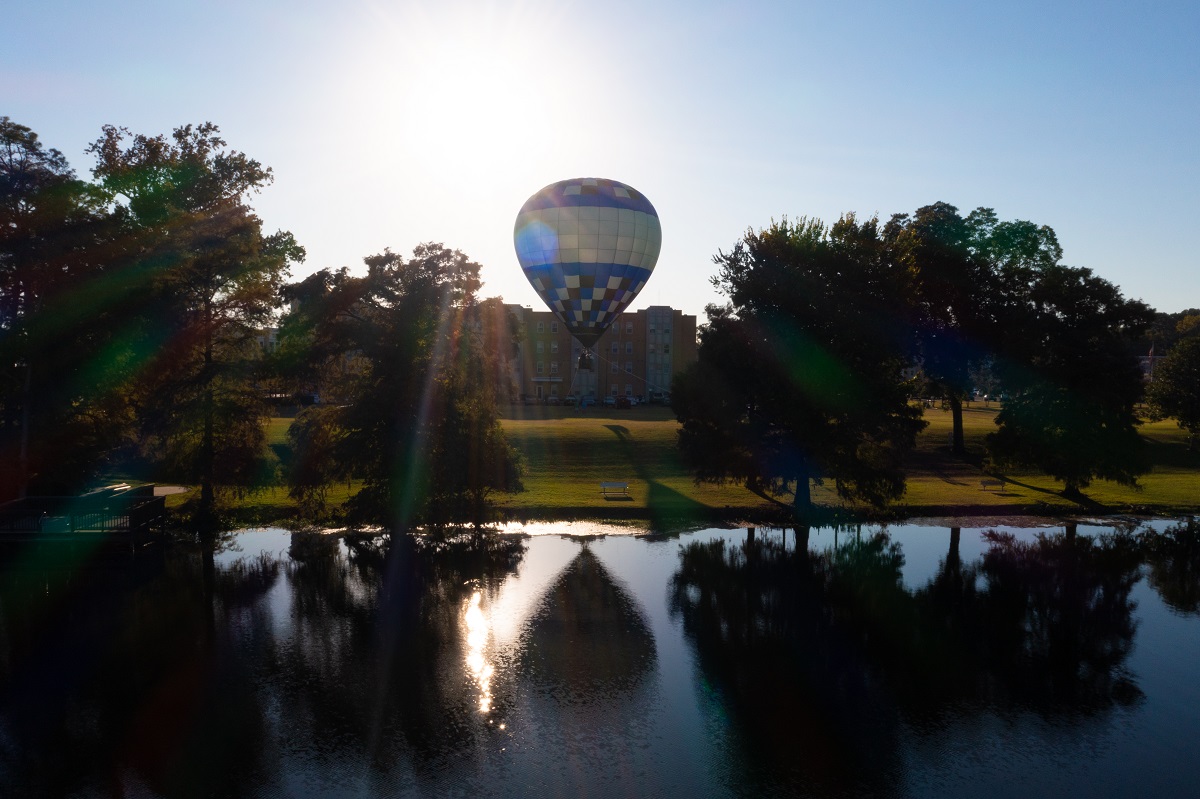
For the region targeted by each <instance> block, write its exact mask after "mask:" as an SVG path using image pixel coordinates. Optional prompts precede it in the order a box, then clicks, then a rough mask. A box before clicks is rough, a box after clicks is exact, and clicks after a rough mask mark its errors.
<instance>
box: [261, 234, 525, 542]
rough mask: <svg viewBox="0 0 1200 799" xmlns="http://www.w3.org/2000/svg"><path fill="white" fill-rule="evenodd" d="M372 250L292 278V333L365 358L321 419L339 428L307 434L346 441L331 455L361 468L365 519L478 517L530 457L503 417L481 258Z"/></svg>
mask: <svg viewBox="0 0 1200 799" xmlns="http://www.w3.org/2000/svg"><path fill="white" fill-rule="evenodd" d="M365 260H366V263H367V274H366V275H365V276H363V277H352V276H350V275H349V274H348V273H347V272H346V270H341V271H338V272H329V271H324V272H321V273H318V275H317V276H314V277H313V278H310V279H309V280H307V281H305V282H304V283H302V284H298V285H297V286H294V287H289V289H288V295H289V296H291V297H292V298H294V299H295V300H296V304H295V308H294V309H293V311H292V312H291V313H290V314H289V317H288V319H286V320H285V325H284V326H285V329H286V330H287V331H288V335H289V336H291V337H296V338H299V339H302V340H305V341H308V342H310V344H309V348H310V351H311V352H312V353H313V354H314V356H315V357H317V358H324V359H345V358H347V357H351V358H353V359H355V361H356V362H357V366H356V368H355V369H353V370H351V371H350V372H349V373H348V377H349V381H348V385H347V386H345V387H344V389H343V390H344V393H345V396H344V402H343V404H342V405H341V406H340V407H338V408H337V409H336V411H335V412H334V413H332V414H326V415H325V416H324V417H323V418H322V419H321V421H320V423H321V424H324V425H331V426H334V428H335V429H334V430H333V431H332V432H331V433H321V434H320V435H319V436H318V435H314V434H313V433H312V432H311V431H309V432H307V433H306V436H307V437H308V439H311V440H313V441H336V445H335V446H334V447H332V448H329V449H327V450H326V452H327V455H326V456H325V457H330V458H333V459H334V461H335V464H334V471H335V472H336V471H338V470H339V469H340V473H341V474H342V475H349V474H354V475H357V476H359V477H361V478H362V479H363V482H364V486H363V488H362V490H361V491H360V492H359V494H358V495H357V496H356V497H355V498H354V501H353V503H352V507H351V511H352V514H354V515H356V516H357V517H358V518H359V519H361V520H364V521H371V522H374V523H381V524H385V525H388V526H389V527H390V528H391V529H393V530H405V529H408V528H409V527H410V526H412V525H414V524H417V523H419V522H423V521H435V522H436V521H443V520H453V521H461V520H466V521H477V520H480V519H481V518H482V515H483V514H484V512H485V510H486V502H487V498H488V495H489V494H490V492H491V491H493V490H497V489H499V490H515V489H517V488H519V486H520V460H519V458H518V456H517V453H516V452H515V450H513V449H512V447H510V446H509V445H508V443H507V442H506V440H505V438H504V433H503V430H502V429H501V428H500V424H499V421H498V416H497V407H496V389H497V383H496V381H495V365H494V363H493V362H492V360H491V353H490V351H489V348H488V347H486V346H485V341H486V340H487V337H486V335H485V334H487V333H488V331H487V328H486V325H484V324H483V322H482V321H481V317H480V316H479V314H478V313H477V311H478V308H477V303H476V301H475V293H476V291H478V289H479V285H480V282H479V264H477V263H475V262H473V261H471V260H469V259H468V258H467V257H466V256H465V255H464V254H463V253H462V252H459V251H457V250H449V249H447V248H446V247H444V246H442V245H440V244H422V245H420V246H418V247H417V248H416V249H415V250H414V251H413V256H412V258H410V259H407V260H406V259H404V258H403V257H402V256H400V255H398V254H396V253H393V252H391V251H384V252H383V253H381V254H379V255H374V256H371V257H369V258H367V259H365ZM284 346H285V347H286V346H288V344H287V343H286V342H285V345H284ZM314 423H315V421H314V420H306V424H308V425H309V426H310V427H311V425H312V424H314ZM295 440H296V441H297V442H302V441H303V440H304V437H302V436H300V435H299V431H298V433H297V435H296V436H295ZM318 456H319V453H318V451H317V450H316V449H315V448H311V449H309V448H302V449H301V450H300V451H298V452H297V453H296V457H297V458H299V459H302V460H303V459H305V458H315V457H318ZM314 472H320V469H310V470H309V474H312V473H314ZM309 490H310V491H311V489H309Z"/></svg>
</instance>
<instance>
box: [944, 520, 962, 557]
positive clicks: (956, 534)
mask: <svg viewBox="0 0 1200 799" xmlns="http://www.w3.org/2000/svg"><path fill="white" fill-rule="evenodd" d="M961 537H962V528H961V527H951V528H950V551H949V552H948V553H946V565H947V566H951V565H954V566H957V565H958V563H959V561H960V560H961V558H960V556H959V554H958V542H959V539H960V538H961Z"/></svg>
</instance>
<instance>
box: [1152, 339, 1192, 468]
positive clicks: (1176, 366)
mask: <svg viewBox="0 0 1200 799" xmlns="http://www.w3.org/2000/svg"><path fill="white" fill-rule="evenodd" d="M1186 318H1187V319H1200V317H1186ZM1196 333H1200V329H1197V330H1196V331H1195V333H1193V334H1192V335H1190V336H1188V337H1187V338H1184V339H1183V340H1182V341H1180V342H1179V343H1178V344H1176V345H1175V347H1174V348H1173V349H1172V350H1171V351H1170V352H1169V353H1168V354H1167V357H1166V359H1165V360H1164V361H1163V362H1162V363H1160V364H1158V365H1157V366H1155V367H1154V379H1153V380H1152V381H1151V383H1150V386H1149V388H1148V389H1147V392H1146V398H1147V399H1148V400H1149V401H1150V410H1151V413H1152V414H1153V415H1154V417H1155V418H1158V419H1165V418H1168V417H1174V418H1175V420H1176V421H1177V422H1178V423H1179V426H1180V427H1181V428H1183V429H1184V430H1186V431H1187V432H1188V446H1189V447H1190V448H1191V449H1196V447H1197V446H1200V335H1196Z"/></svg>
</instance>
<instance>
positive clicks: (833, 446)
mask: <svg viewBox="0 0 1200 799" xmlns="http://www.w3.org/2000/svg"><path fill="white" fill-rule="evenodd" d="M714 260H715V262H716V263H717V265H718V267H719V272H718V274H717V276H716V277H715V278H714V279H713V283H714V285H715V286H716V287H717V288H718V289H719V290H720V291H721V292H723V293H724V294H725V295H726V296H727V297H729V300H730V304H729V305H728V306H726V307H724V308H720V307H716V306H709V308H708V309H707V312H708V316H709V322H708V324H707V326H706V327H705V328H704V329H703V330H702V331H701V334H700V347H699V353H698V356H699V357H698V363H697V364H695V365H694V366H693V367H692V368H691V369H690V370H689V371H687V372H685V373H684V374H683V375H681V376H680V377H679V378H678V379H677V380H676V382H675V384H674V387H673V388H672V392H671V396H672V407H673V408H674V410H675V413H676V415H677V416H678V418H679V421H680V423H681V425H682V427H681V430H680V434H679V442H680V447H681V449H682V451H683V454H684V456H685V457H686V459H687V461H688V463H689V464H690V465H691V468H692V469H693V471H694V474H695V477H696V479H697V480H698V481H709V482H717V483H720V482H723V481H726V480H732V481H735V482H739V483H743V484H744V485H746V487H747V488H749V489H750V490H752V491H754V492H756V493H759V494H760V495H763V496H777V495H786V494H791V496H792V503H791V504H792V509H793V512H794V513H795V514H796V515H798V516H807V515H810V514H811V512H812V501H811V493H810V484H811V483H812V482H814V481H815V482H818V483H819V482H821V481H822V480H824V479H832V480H833V481H834V483H835V485H836V488H837V492H838V494H839V496H841V497H843V498H846V499H851V500H863V501H867V502H870V503H872V504H876V505H879V504H884V503H886V502H887V501H889V500H892V499H895V498H897V497H899V496H900V495H901V494H902V493H903V491H904V475H903V473H902V471H901V468H900V462H901V459H902V457H903V455H904V453H906V452H907V451H908V450H909V449H911V448H912V446H913V443H914V440H915V436H916V433H917V431H918V430H920V429H921V427H922V426H923V424H924V423H923V422H922V421H921V420H920V418H919V411H918V410H916V409H915V408H912V407H910V406H909V404H908V397H909V387H908V386H907V385H906V384H905V383H904V382H903V380H902V378H901V371H902V370H903V368H904V367H905V366H906V365H907V363H908V360H909V358H910V356H911V352H912V351H911V349H910V348H909V347H908V346H907V344H908V339H907V337H906V328H905V326H904V322H903V319H902V317H901V315H900V314H899V313H898V312H897V304H898V303H900V304H903V302H904V299H903V298H904V297H905V296H906V291H907V289H908V284H907V282H906V273H905V271H904V270H903V268H902V267H901V266H900V265H899V264H897V263H896V262H895V261H894V260H892V259H891V258H890V257H889V251H888V248H887V247H886V246H885V245H884V242H883V241H882V240H881V239H880V236H879V231H878V224H877V222H876V220H874V219H872V220H869V221H867V222H863V223H859V222H858V221H857V220H856V219H855V218H854V217H852V216H846V217H843V218H841V219H839V220H838V222H837V223H835V224H834V225H833V226H832V227H829V228H826V227H825V225H823V224H822V223H820V222H818V221H816V220H804V219H802V220H800V221H799V222H795V223H790V222H788V221H787V220H784V221H783V222H781V223H775V224H772V225H771V227H769V228H767V229H765V230H762V231H759V232H754V231H749V232H747V233H746V235H745V237H744V238H743V240H742V241H740V242H738V243H737V244H736V245H735V246H734V248H733V249H732V250H731V251H730V252H728V253H724V252H722V253H719V254H718V255H717V256H716V257H715V258H714Z"/></svg>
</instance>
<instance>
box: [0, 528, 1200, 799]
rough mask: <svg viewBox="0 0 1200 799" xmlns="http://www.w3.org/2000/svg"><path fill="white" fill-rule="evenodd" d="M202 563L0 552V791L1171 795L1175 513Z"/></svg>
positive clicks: (1199, 588) (1181, 617)
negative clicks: (1163, 517) (1139, 519)
mask: <svg viewBox="0 0 1200 799" xmlns="http://www.w3.org/2000/svg"><path fill="white" fill-rule="evenodd" d="M806 537H807V540H805V538H806ZM231 542H232V545H231V546H229V547H227V548H226V549H225V550H224V551H220V552H217V553H216V554H215V555H213V554H212V553H209V555H208V556H207V557H206V556H205V555H204V554H203V553H201V552H199V551H193V550H190V549H187V548H184V547H174V548H171V549H169V550H167V551H165V552H159V553H157V554H152V555H150V556H141V555H139V556H138V557H137V558H130V557H129V556H128V555H124V556H113V555H108V556H100V555H98V554H96V553H89V552H80V551H77V550H70V551H67V550H62V549H61V548H58V549H56V548H42V549H38V550H17V551H13V552H6V553H5V559H4V560H3V561H2V562H0V566H2V571H0V785H3V786H4V795H5V796H14V795H17V796H21V795H29V796H81V797H87V796H112V795H125V796H148V797H152V796H170V797H174V796H255V797H259V796H281V797H282V796H328V797H362V796H571V797H577V796H583V797H586V796H601V797H610V796H694V797H708V796H712V797H724V796H731V797H743V796H744V797H757V796H813V797H827V796H828V797H833V796H837V797H857V796H895V797H909V796H911V797H941V796H944V797H958V796H965V795H970V796H973V797H990V796H997V797H998V796H1031V797H1037V796H1047V797H1049V796H1055V797H1058V796H1062V795H1064V794H1068V793H1069V794H1071V795H1092V796H1131V797H1132V796H1147V795H1165V796H1183V795H1191V794H1194V791H1195V781H1196V777H1197V769H1198V767H1197V765H1196V764H1197V763H1200V525H1197V524H1196V523H1195V522H1190V521H1179V522H1169V521H1156V522H1152V523H1141V524H1132V523H1130V524H1124V525H1118V526H1112V525H1108V526H1087V525H1082V524H1081V525H1079V526H1077V527H1076V526H1071V527H1063V526H1058V527H1046V528H1042V529H1029V528H1013V527H998V528H996V527H993V528H986V529H984V528H947V527H934V526H918V525H893V526H889V527H863V528H861V529H857V530H845V529H842V530H832V529H816V528H814V529H812V530H811V531H809V532H808V533H807V536H805V534H803V533H797V531H794V530H786V531H780V530H766V529H758V530H755V531H753V533H752V534H751V533H750V532H749V531H748V530H747V529H746V528H742V529H734V530H725V529H706V530H696V531H689V532H683V533H673V534H647V533H645V532H644V531H638V530H630V529H625V528H619V527H606V526H603V525H590V524H586V523H576V524H572V525H549V524H547V525H540V526H530V527H527V528H514V529H513V530H512V531H510V533H509V534H505V535H501V536H495V537H492V538H489V539H486V540H483V541H471V540H465V541H452V542H442V543H433V542H430V541H426V540H422V541H413V540H412V539H403V540H398V541H397V542H395V543H393V542H391V541H390V540H389V539H388V538H387V537H384V536H380V537H374V538H372V537H342V536H336V535H317V534H299V533H297V534H292V533H289V532H287V531H283V530H276V529H268V530H251V531H242V532H241V533H239V534H238V535H236V536H234V537H233V538H232V539H231Z"/></svg>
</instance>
